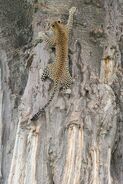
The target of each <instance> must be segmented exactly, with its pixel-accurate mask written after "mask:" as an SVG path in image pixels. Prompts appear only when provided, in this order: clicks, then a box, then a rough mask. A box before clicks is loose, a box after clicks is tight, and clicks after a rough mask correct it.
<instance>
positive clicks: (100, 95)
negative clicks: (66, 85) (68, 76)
mask: <svg viewBox="0 0 123 184" xmlns="http://www.w3.org/2000/svg"><path fill="white" fill-rule="evenodd" d="M14 4H15V6H14ZM14 4H13V1H11V0H10V1H9V3H8V1H7V0H5V1H4V2H2V1H1V6H0V12H1V17H0V65H1V70H0V81H1V82H0V101H1V103H0V150H1V152H0V179H1V181H0V183H8V184H19V183H20V184H29V183H32V184H53V183H55V184H60V183H61V184H90V183H93V184H122V181H123V174H122V169H123V168H122V167H123V161H122V157H123V137H122V132H123V126H122V123H123V116H122V114H123V105H122V104H123V87H122V86H123V70H122V66H123V64H122V61H123V58H122V56H123V54H122V50H123V44H122V30H123V20H122V17H123V2H122V1H121V0H119V1H118V0H116V1H111V0H105V1H100V0H93V1H90V0H81V1H80V0H78V1H72V0H71V1H68V2H66V1H65V0H63V1H60V0H55V1H53V0H50V1H46V2H45V1H41V3H38V4H35V6H33V7H35V11H34V9H33V10H32V5H33V2H32V1H28V3H25V1H22V2H21V4H20V3H19V0H17V1H16V2H15V1H14ZM72 6H76V7H77V12H76V14H75V17H74V27H73V31H72V33H71V36H70V44H69V45H70V47H69V48H70V51H69V61H70V71H71V73H72V77H73V85H72V88H71V93H62V92H60V93H59V94H58V97H56V98H55V99H54V102H53V103H52V105H51V106H50V108H49V109H48V110H47V111H46V114H44V115H43V116H42V117H41V118H40V119H39V120H38V121H37V122H36V123H35V124H30V118H31V117H32V115H33V114H34V113H35V112H37V111H38V109H39V108H40V107H42V106H43V104H45V103H46V102H47V100H48V96H49V93H50V89H51V82H50V81H48V80H47V81H46V82H42V81H41V78H40V76H41V73H42V71H43V68H44V67H45V66H46V65H47V63H49V62H51V61H53V60H54V57H55V55H54V52H53V50H51V49H49V48H47V46H46V44H45V43H44V42H43V43H39V44H35V45H34V44H33V47H32V48H31V45H32V44H31V43H33V41H34V40H35V39H36V38H37V36H38V32H39V31H44V30H47V29H48V22H49V21H50V20H52V19H55V18H56V17H58V18H62V19H63V20H64V21H65V22H66V21H67V18H68V10H69V8H70V7H72ZM30 25H32V27H31V26H30ZM32 33H33V34H32ZM31 39H32V40H31ZM31 54H33V57H31ZM29 55H30V56H29ZM29 57H30V58H31V59H30V61H29V60H28V59H27V58H29ZM27 60H28V62H29V63H27V64H26V61H27ZM26 66H27V68H26Z"/></svg>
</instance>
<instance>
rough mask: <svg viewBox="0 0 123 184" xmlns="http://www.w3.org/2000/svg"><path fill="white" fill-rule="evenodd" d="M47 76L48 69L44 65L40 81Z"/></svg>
mask: <svg viewBox="0 0 123 184" xmlns="http://www.w3.org/2000/svg"><path fill="white" fill-rule="evenodd" d="M48 77H49V69H48V67H47V66H46V67H45V68H44V70H43V73H42V75H41V80H42V81H45V80H46V79H47V78H48Z"/></svg>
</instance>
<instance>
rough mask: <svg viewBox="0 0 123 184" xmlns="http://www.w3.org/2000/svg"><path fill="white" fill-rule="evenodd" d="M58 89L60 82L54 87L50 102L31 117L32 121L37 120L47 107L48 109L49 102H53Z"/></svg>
mask: <svg viewBox="0 0 123 184" xmlns="http://www.w3.org/2000/svg"><path fill="white" fill-rule="evenodd" d="M57 90H58V83H55V85H54V88H53V92H52V95H51V96H50V98H49V100H48V102H47V103H46V104H45V105H44V107H43V108H42V109H40V110H39V111H38V112H37V113H36V114H35V115H34V116H33V117H32V118H31V121H36V120H38V118H39V116H40V114H41V113H42V112H44V111H45V109H46V108H47V107H48V106H49V104H50V103H51V102H52V100H53V98H54V96H55V93H56V92H57Z"/></svg>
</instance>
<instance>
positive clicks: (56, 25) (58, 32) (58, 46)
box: [31, 7, 76, 121]
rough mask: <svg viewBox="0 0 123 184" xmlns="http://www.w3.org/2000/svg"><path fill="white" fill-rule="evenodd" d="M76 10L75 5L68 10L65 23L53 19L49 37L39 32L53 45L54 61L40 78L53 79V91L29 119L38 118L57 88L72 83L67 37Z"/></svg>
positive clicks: (67, 86)
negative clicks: (51, 34) (51, 35)
mask: <svg viewBox="0 0 123 184" xmlns="http://www.w3.org/2000/svg"><path fill="white" fill-rule="evenodd" d="M75 11H76V8H75V7H72V8H71V9H70V11H69V19H68V23H67V25H65V24H63V23H62V22H61V21H59V20H58V21H54V22H53V23H52V24H51V28H52V30H53V32H54V36H53V37H52V38H49V37H48V36H47V35H46V34H45V33H41V34H40V37H41V38H42V39H43V40H45V41H46V42H47V43H48V44H49V45H52V46H54V47H55V50H56V59H55V62H54V63H51V64H48V65H47V67H46V68H45V69H44V71H43V74H42V76H41V79H42V80H43V81H44V80H45V79H46V78H47V77H49V78H50V79H52V80H53V81H54V88H53V92H52V94H51V96H50V98H49V100H48V102H47V103H46V104H45V105H44V107H43V108H42V109H40V110H39V111H38V113H36V114H35V115H34V116H33V117H32V118H31V120H32V121H35V120H37V119H38V118H39V116H40V114H41V113H42V112H43V111H45V109H46V108H47V107H48V106H49V104H50V102H51V101H52V99H53V97H54V95H55V93H56V92H57V90H59V88H63V89H67V88H69V87H70V86H71V84H72V77H71V75H70V73H69V64H68V39H69V32H70V30H71V29H72V25H73V15H74V13H75Z"/></svg>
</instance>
